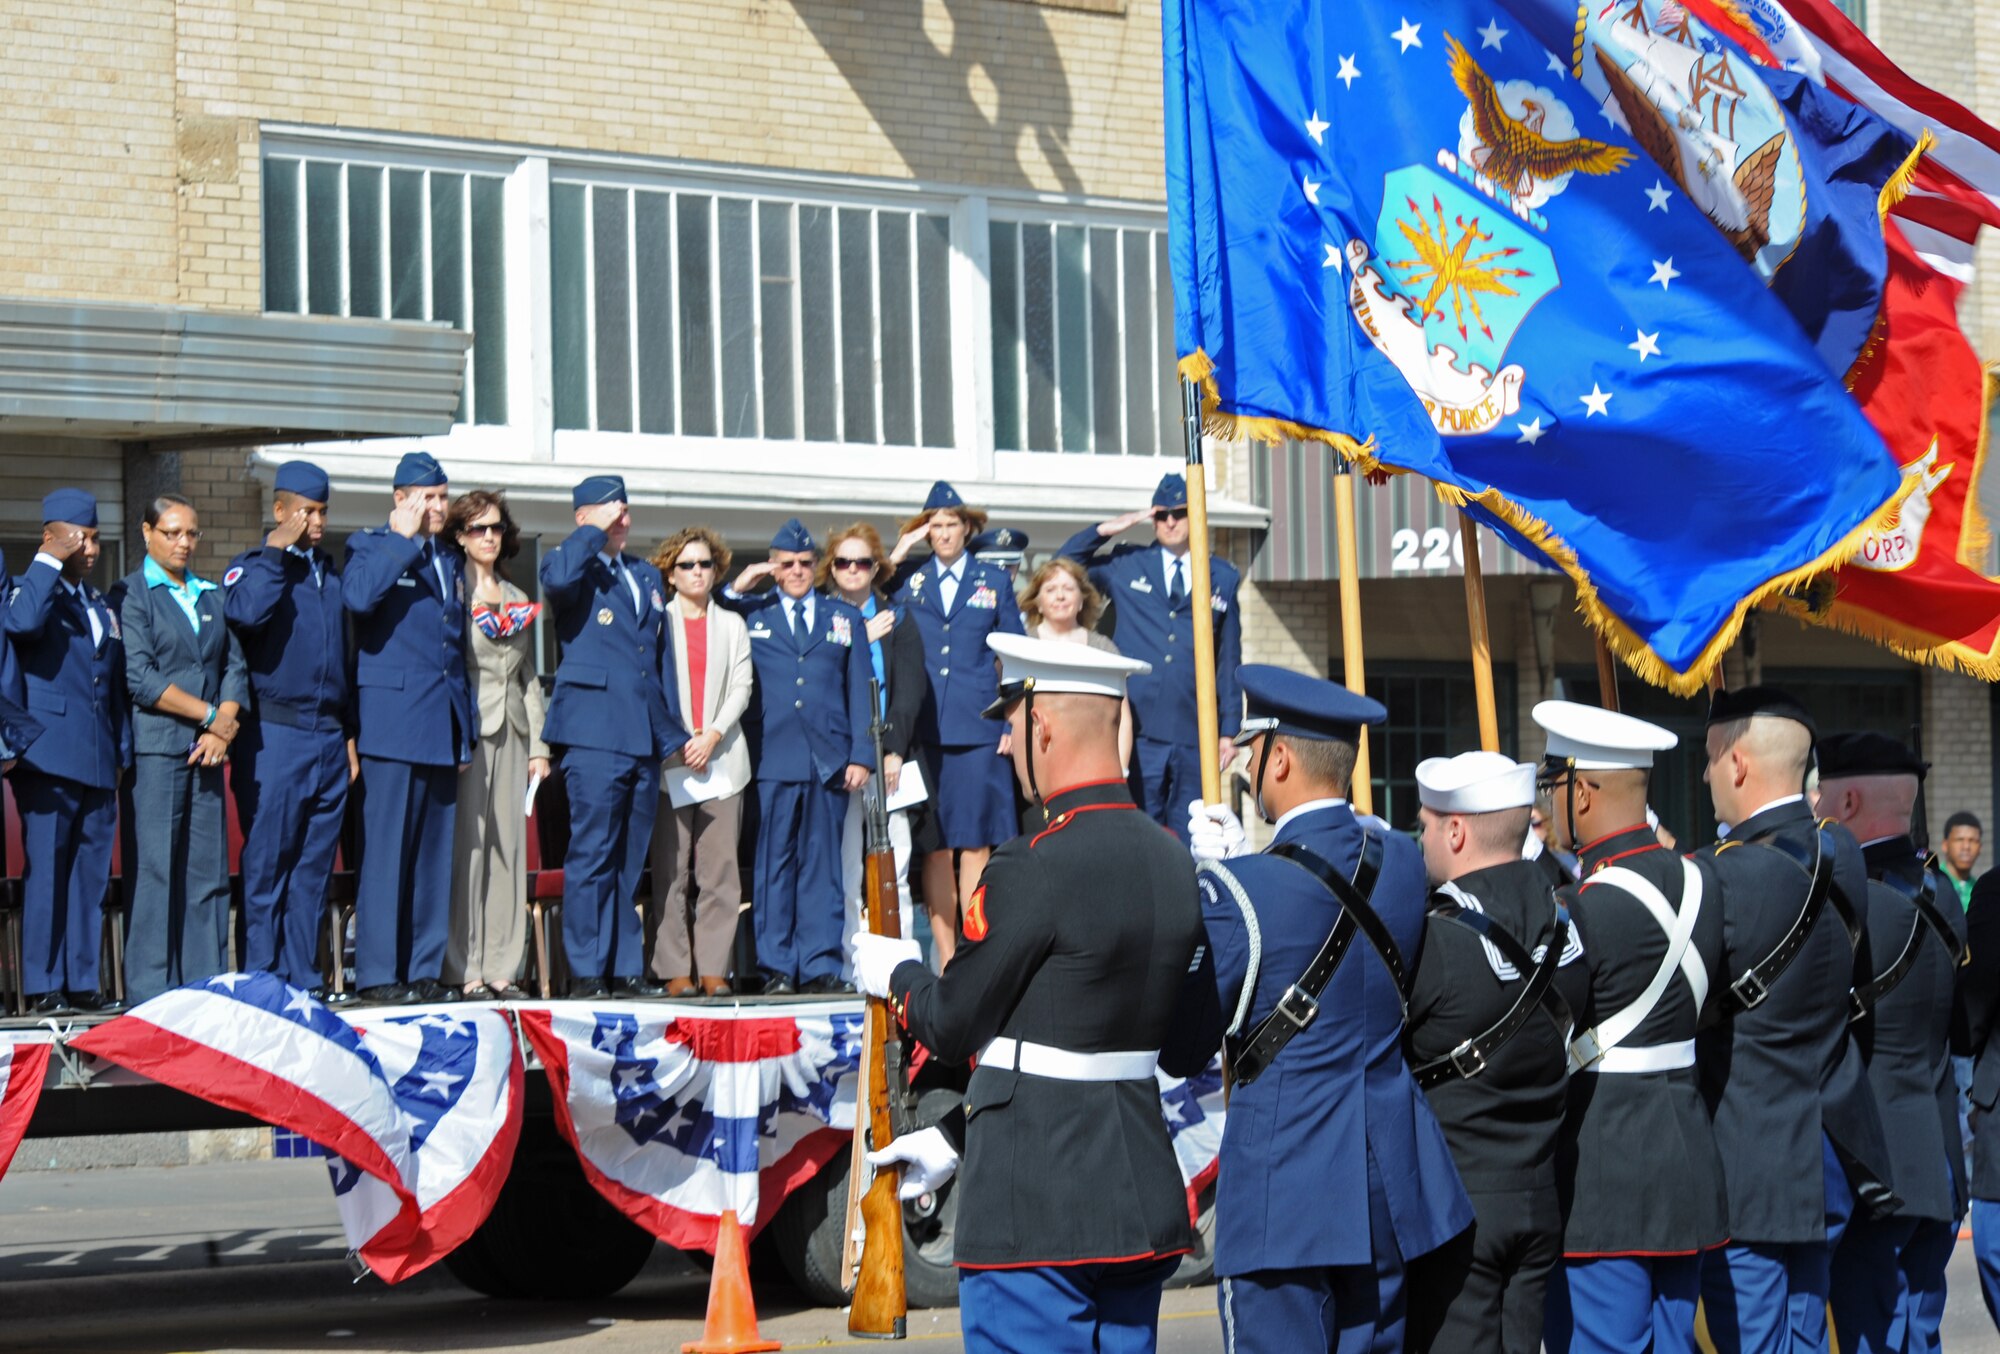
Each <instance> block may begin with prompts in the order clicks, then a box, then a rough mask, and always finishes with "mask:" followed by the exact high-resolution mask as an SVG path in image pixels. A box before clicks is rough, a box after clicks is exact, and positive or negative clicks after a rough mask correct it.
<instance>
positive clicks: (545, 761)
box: [444, 489, 549, 1001]
mask: <svg viewBox="0 0 2000 1354" xmlns="http://www.w3.org/2000/svg"><path fill="white" fill-rule="evenodd" d="M444 537H445V540H447V541H449V542H450V543H451V544H452V545H453V546H455V547H456V548H457V549H458V552H459V554H460V555H462V556H464V558H465V594H466V595H465V600H466V604H467V606H468V607H469V608H470V612H469V619H470V625H469V636H470V638H469V642H468V643H467V645H466V658H467V662H466V665H465V667H466V676H467V678H468V679H469V680H470V682H471V685H472V706H473V709H474V710H476V711H477V712H478V715H479V739H478V741H477V742H476V743H475V744H474V745H473V749H472V766H471V767H470V769H468V770H467V771H466V772H465V774H464V775H462V776H460V777H459V781H458V814H457V822H456V825H455V826H454V828H453V830H452V837H453V841H452V861H453V868H452V872H451V930H450V932H449V933H448V935H447V937H446V940H445V951H444V982H445V983H446V985H448V986H451V987H458V988H462V989H463V990H464V992H465V995H466V996H468V997H475V998H482V999H484V998H492V999H495V1000H500V1001H514V1000H517V999H519V998H521V997H523V996H526V995H527V994H526V993H525V992H523V991H522V990H521V987H520V985H519V984H518V983H517V982H516V981H515V980H516V979H517V978H518V977H519V976H520V972H521V959H522V955H523V952H524V950H525V949H526V942H527V926H526V918H527V888H528V871H527V863H526V860H525V853H526V850H527V831H528V825H527V823H526V821H525V820H524V819H523V817H522V815H521V804H522V803H523V801H524V800H526V798H527V793H528V782H529V781H530V780H546V779H547V778H548V775H549V749H548V746H547V745H546V744H544V743H543V742H542V717H543V713H544V706H543V702H542V684H541V681H540V679H539V678H537V677H536V675H535V617H536V616H537V615H539V614H540V613H541V609H542V608H541V604H540V603H539V602H533V601H530V600H529V599H528V594H527V593H525V592H523V591H522V590H521V589H520V588H519V587H517V586H516V585H515V584H514V582H513V580H512V579H510V578H509V577H508V576H507V561H508V560H510V559H512V558H513V557H514V555H515V554H516V553H517V552H518V551H519V550H520V548H521V533H520V529H519V528H518V527H516V526H515V525H514V517H513V514H512V513H510V512H508V511H507V498H506V495H504V494H499V493H493V492H490V491H488V490H485V489H475V490H473V491H472V492H471V493H469V494H461V495H459V497H458V499H457V501H456V502H454V503H453V504H452V505H451V511H450V514H449V515H448V516H447V517H446V518H445V531H444Z"/></svg>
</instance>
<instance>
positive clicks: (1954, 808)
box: [1924, 669, 2000, 870]
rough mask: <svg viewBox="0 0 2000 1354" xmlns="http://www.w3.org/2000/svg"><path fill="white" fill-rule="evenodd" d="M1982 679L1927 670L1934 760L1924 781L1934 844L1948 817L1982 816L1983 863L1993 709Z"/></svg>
mask: <svg viewBox="0 0 2000 1354" xmlns="http://www.w3.org/2000/svg"><path fill="white" fill-rule="evenodd" d="M1992 710H1993V707H1992V703H1991V699H1990V693H1989V691H1988V689H1987V686H1986V684H1985V683H1984V682H1980V681H1976V680H1974V679H1973V678H1971V677H1963V676H1960V675H1958V674H1956V673H1949V672H1939V671H1937V670H1936V669H1929V670H1927V671H1926V672H1925V673H1924V756H1925V757H1926V758H1928V759H1929V761H1930V764H1931V772H1930V776H1929V777H1928V778H1927V779H1926V781H1925V783H1924V801H1925V807H1926V809H1927V811H1928V814H1929V817H1930V831H1931V845H1932V846H1933V847H1935V846H1936V845H1937V844H1938V841H1939V839H1940V838H1941V836H1942V834H1943V832H1944V820H1945V819H1946V818H1948V817H1950V816H1951V815H1952V814H1954V813H1956V812H1958V811H1959V810H1960V809H1967V810H1970V811H1971V812H1973V813H1975V814H1977V815H1978V816H1979V821H1980V822H1981V823H1982V824H1983V825H1984V826H1985V829H1986V831H1985V833H1984V834H1983V835H1984V837H1985V839H1986V840H1985V849H1984V850H1983V852H1982V853H1981V855H1980V861H1979V868H1980V869H1982V870H1984V869H1986V868H1987V867H1988V866H1990V865H1991V864H1992V863H1993V859H1994V834H1995V833H1996V832H2000V825H1996V824H1995V823H1994V822H1993V714H1992Z"/></svg>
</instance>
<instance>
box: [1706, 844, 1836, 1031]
mask: <svg viewBox="0 0 2000 1354" xmlns="http://www.w3.org/2000/svg"><path fill="white" fill-rule="evenodd" d="M1813 842H1814V847H1815V850H1814V854H1813V855H1812V857H1811V858H1810V859H1809V858H1807V856H1806V853H1805V850H1804V848H1802V847H1800V846H1799V845H1798V844H1797V843H1795V842H1789V841H1786V840H1785V839H1784V838H1783V837H1774V836H1769V835H1766V836H1760V837H1755V838H1752V839H1751V841H1750V843H1748V844H1751V845H1757V846H1768V847H1770V848H1771V849H1772V850H1774V851H1776V852H1778V853H1779V854H1780V855H1782V856H1784V857H1785V859H1787V860H1789V861H1791V862H1792V864H1794V865H1796V866H1798V867H1799V868H1800V869H1801V870H1803V871H1805V874H1806V878H1807V879H1808V880H1810V881H1811V884H1810V886H1809V887H1808V888H1807V889H1806V901H1805V905H1804V906H1803V907H1801V908H1800V909H1799V915H1798V916H1797V918H1795V919H1794V920H1793V922H1792V929H1791V930H1790V931H1787V932H1786V933H1785V938H1784V939H1783V940H1781V941H1779V942H1778V946H1777V948H1776V949H1774V950H1772V951H1771V952H1770V953H1769V954H1767V955H1765V956H1764V957H1763V958H1762V959H1760V960H1758V961H1757V962H1756V963H1754V964H1752V965H1751V966H1750V967H1749V968H1748V969H1747V970H1745V971H1744V974H1743V976H1742V977H1740V978H1738V979H1737V980H1736V981H1735V982H1733V983H1731V984H1730V985H1729V989H1728V991H1727V992H1725V993H1724V994H1723V997H1722V1003H1723V1009H1724V1010H1725V1011H1726V1012H1727V1013H1728V1014H1730V1015H1735V1014H1736V1013H1737V1012H1739V1011H1750V1010H1755V1009H1756V1008H1757V1007H1759V1006H1762V1005H1763V1004H1764V999H1765V998H1766V997H1768V996H1770V995H1771V985H1772V984H1773V983H1776V982H1777V981H1778V979H1779V978H1781V977H1783V976H1784V972H1785V970H1786V969H1788V968H1790V967H1791V966H1792V961H1793V960H1794V959H1797V958H1798V957H1799V952H1800V951H1801V950H1803V949H1805V947H1806V940H1807V939H1808V938H1809V937H1810V936H1811V935H1812V929H1813V925H1814V923H1816V922H1818V921H1819V917H1820V913H1822V912H1824V911H1825V910H1826V904H1827V899H1828V898H1829V897H1831V896H1833V895H1834V894H1835V893H1837V892H1838V890H1836V889H1835V888H1834V887H1833V856H1834V847H1833V841H1832V839H1831V838H1830V837H1829V836H1828V834H1827V831H1826V829H1825V828H1818V829H1816V830H1815V831H1814V833H1813ZM1835 906H1836V908H1838V909H1839V911H1840V915H1841V920H1842V921H1844V922H1845V923H1846V924H1847V934H1848V942H1849V944H1850V946H1851V945H1852V944H1853V943H1854V942H1855V940H1856V939H1857V937H1858V934H1859V933H1858V931H1857V928H1856V920H1855V916H1854V913H1853V910H1852V908H1853V904H1851V903H1849V902H1847V901H1846V900H1845V899H1837V900H1836V901H1835Z"/></svg>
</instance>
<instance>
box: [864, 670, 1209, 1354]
mask: <svg viewBox="0 0 2000 1354" xmlns="http://www.w3.org/2000/svg"><path fill="white" fill-rule="evenodd" d="M989 644H990V646H991V648H992V650H993V651H994V652H996V653H998V654H1000V655H1001V657H1002V661H1003V663H1004V665H1005V670H1004V673H1003V681H1002V685H1001V688H1000V694H999V696H998V697H997V698H996V700H995V702H994V704H993V706H992V707H990V708H991V710H992V713H993V715H994V716H995V717H1000V716H1003V715H1004V716H1006V717H1007V718H1008V719H1009V724H1010V728H1011V730H1012V732H1013V739H1012V743H1011V747H1012V757H1013V759H1014V764H1015V767H1016V768H1017V775H1018V778H1019V779H1020V781H1021V782H1022V785H1023V788H1024V789H1025V790H1026V791H1027V792H1028V794H1029V796H1030V797H1031V798H1033V799H1035V800H1036V801H1037V804H1038V811H1037V814H1036V816H1037V817H1038V818H1039V819H1041V821H1042V823H1043V826H1042V828H1041V830H1040V831H1038V832H1037V833H1036V834H1035V835H1034V836H1032V837H1030V836H1025V835H1024V836H1019V837H1016V838H1014V839H1013V840H1012V841H1010V842H1008V843H1006V844H1005V845H1003V846H1001V847H1000V849H999V850H997V851H995V852H994V853H993V858H992V860H991V861H990V862H989V863H988V864H987V867H986V870H985V872H984V874H982V875H981V876H980V880H979V886H978V889H977V890H976V891H975V893H974V894H973V899H972V902H971V903H970V904H969V905H968V906H967V908H966V910H965V912H964V915H963V917H962V919H961V922H960V927H959V937H960V941H961V944H960V946H959V948H958V950H957V953H956V955H955V957H954V958H953V959H952V961H951V963H950V964H949V965H947V966H946V968H945V970H944V973H943V976H941V977H940V976H937V975H934V974H932V973H931V971H930V970H929V969H928V968H927V967H926V966H925V965H924V964H923V962H922V960H921V959H920V958H919V957H918V951H917V946H916V943H915V942H914V941H912V940H907V939H902V940H891V939H889V938H887V937H884V936H871V935H866V934H864V935H861V936H857V937H856V938H855V976H856V980H857V982H858V983H859V984H860V985H861V987H862V989H863V990H864V991H866V992H868V993H869V994H871V995H874V996H886V997H888V998H889V999H890V1001H891V1004H892V1006H893V1008H894V1009H895V1010H896V1011H897V1012H898V1014H899V1015H900V1017H901V1020H902V1023H903V1024H904V1026H905V1027H906V1028H907V1029H908V1030H909V1031H910V1033H911V1034H912V1035H914V1036H915V1037H916V1038H917V1039H918V1040H919V1041H920V1042H921V1043H922V1044H923V1045H924V1046H925V1047H926V1048H928V1049H929V1050H930V1051H931V1052H932V1053H933V1054H935V1055H936V1056H937V1057H938V1058H939V1059H941V1060H942V1061H944V1062H948V1063H961V1062H964V1061H966V1060H967V1059H968V1058H971V1057H973V1056H974V1055H976V1056H977V1058H978V1067H977V1068H976V1069H975V1070H974V1071H973V1073H972V1078H971V1081H970V1082H969V1084H968V1085H967V1088H966V1097H965V1106H964V1108H963V1110H962V1111H954V1112H953V1113H952V1114H951V1115H950V1116H949V1117H948V1118H947V1119H946V1121H945V1122H944V1123H943V1124H940V1125H939V1126H937V1127H934V1128H930V1129H925V1130H923V1131H921V1132H917V1133H913V1134H906V1135H905V1136H903V1137H901V1138H898V1139H896V1140H895V1141H894V1142H893V1143H890V1144H887V1145H886V1146H885V1147H884V1148H883V1149H882V1150H880V1151H878V1152H876V1153H873V1154H871V1158H870V1159H871V1160H872V1161H874V1162H876V1163H877V1164H881V1163H882V1162H885V1161H906V1162H909V1163H911V1167H912V1169H909V1170H906V1171H905V1172H904V1175H903V1181H902V1189H903V1194H904V1196H905V1197H906V1198H907V1197H914V1196H915V1195H918V1194H921V1193H923V1192H925V1191H928V1190H933V1189H935V1188H937V1186H938V1185H939V1184H941V1183H942V1182H943V1180H945V1179H947V1178H949V1177H950V1175H951V1173H952V1172H953V1171H954V1170H956V1169H957V1168H958V1163H959V1157H960V1155H961V1154H962V1155H963V1158H964V1166H963V1170H962V1171H960V1172H959V1176H960V1178H959V1183H958V1186H957V1189H958V1200H959V1212H958V1217H959V1224H958V1232H957V1236H956V1241H955V1249H954V1254H953V1259H954V1261H955V1262H956V1263H957V1265H958V1267H959V1310H960V1313H961V1316H962V1318H963V1323H964V1330H965V1347H966V1349H967V1350H969V1351H974V1354H1000V1352H1001V1351H1006V1352H1007V1354H1150V1352H1151V1351H1152V1349H1153V1348H1154V1344H1155V1337H1156V1331H1157V1321H1158V1316H1159V1306H1160V1288H1161V1285H1162V1283H1163V1282H1164V1281H1165V1279H1166V1277H1167V1276H1168V1275H1169V1274H1171V1273H1172V1272H1173V1269H1174V1267H1175V1264H1176V1257H1178V1256H1179V1255H1181V1254H1184V1253H1185V1252H1186V1251H1187V1250H1188V1248H1189V1246H1190V1245H1191V1244H1192V1240H1193V1238H1192V1235H1191V1230H1190V1228H1189V1224H1188V1205H1187V1194H1186V1188H1185V1185H1184V1184H1183V1182H1182V1179H1181V1174H1180V1168H1179V1167H1178V1166H1177V1165H1176V1164H1175V1161H1174V1153H1173V1146H1172V1143H1171V1141H1170V1139H1169V1137H1168V1134H1167V1128H1166V1124H1165V1121H1164V1119H1163V1118H1162V1117H1161V1115H1160V1108H1159V1088H1158V1082H1157V1081H1156V1079H1155V1075H1154V1071H1155V1068H1156V1067H1157V1068H1159V1069H1162V1070H1164V1071H1166V1072H1167V1073H1168V1074H1169V1075H1181V1076H1185V1075H1191V1074H1193V1073H1194V1072H1196V1071H1199V1070H1200V1068H1201V1067H1202V1066H1203V1065H1205V1064H1206V1062H1207V1061H1208V1056H1209V1052H1210V1050H1211V1049H1212V1047H1213V1046H1212V1044H1211V1045H1209V1046H1208V1047H1201V1046H1199V1043H1198V1040H1196V1039H1194V1038H1191V1037H1190V1036H1191V1035H1195V1034H1198V1033H1199V1028H1198V1026H1197V1025H1195V1024H1193V1023H1192V1022H1190V1021H1189V1020H1188V1018H1187V1016H1188V1012H1189V1011H1190V1009H1191V1007H1192V1003H1191V1002H1190V1001H1189V1000H1188V998H1189V996H1190V974H1189V970H1190V966H1191V964H1192V962H1193V960H1194V959H1195V958H1196V956H1197V955H1198V954H1199V952H1200V945H1201V916H1200V912H1199V908H1198V904H1197V903H1196V901H1195V883H1194V864H1193V862H1192V861H1191V860H1189V858H1188V855H1187V852H1186V851H1184V850H1182V849H1181V848H1180V847H1179V846H1178V845H1177V844H1176V843H1175V842H1174V841H1173V839H1172V838H1170V837H1168V836H1167V835H1166V834H1165V833H1163V832H1161V831H1160V830H1159V829H1158V828H1157V827H1156V826H1155V825H1154V824H1152V823H1151V822H1149V821H1148V820H1147V819H1146V818H1145V816H1144V815H1142V814H1140V813H1139V812H1138V811H1137V808H1136V806H1135V805H1134V804H1133V802H1132V796H1131V793H1130V791H1128V790H1127V788H1126V786H1125V782H1124V779H1123V778H1122V777H1121V776H1120V775H1119V774H1118V771H1119V766H1118V744H1117V731H1118V709H1117V702H1118V699H1119V697H1120V696H1121V695H1122V694H1123V688H1124V681H1125V678H1126V677H1127V675H1128V674H1130V673H1132V672H1134V671H1136V670H1137V669H1138V668H1139V667H1140V666H1141V665H1140V664H1138V663H1136V662H1133V661H1132V660H1130V659H1126V658H1121V657H1119V656H1117V655H1115V654H1108V653H1103V652H1100V651H1097V650H1092V649H1086V648H1084V647H1082V646H1080V645H1073V644H1065V643H1060V642H1054V641H1047V640H1035V639H1026V638H1023V637H1021V636H1018V635H994V636H993V637H992V638H991V640H990V641H989ZM1210 1004H1211V1006H1212V1005H1213V999H1212V998H1211V1002H1210Z"/></svg>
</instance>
